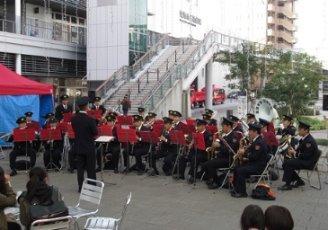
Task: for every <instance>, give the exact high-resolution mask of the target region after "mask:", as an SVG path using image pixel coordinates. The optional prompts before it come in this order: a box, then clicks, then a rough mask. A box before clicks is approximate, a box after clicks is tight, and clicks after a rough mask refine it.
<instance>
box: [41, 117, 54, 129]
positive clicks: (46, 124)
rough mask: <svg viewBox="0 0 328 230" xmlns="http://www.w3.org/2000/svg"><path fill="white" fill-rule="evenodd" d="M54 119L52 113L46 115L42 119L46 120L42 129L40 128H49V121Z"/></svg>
mask: <svg viewBox="0 0 328 230" xmlns="http://www.w3.org/2000/svg"><path fill="white" fill-rule="evenodd" d="M54 117H55V114H54V113H47V114H46V115H45V116H44V118H45V119H46V120H45V122H44V124H43V127H42V128H44V129H45V128H49V127H50V123H49V120H50V119H51V118H54Z"/></svg>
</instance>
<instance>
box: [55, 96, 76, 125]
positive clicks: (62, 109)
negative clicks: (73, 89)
mask: <svg viewBox="0 0 328 230" xmlns="http://www.w3.org/2000/svg"><path fill="white" fill-rule="evenodd" d="M68 99H69V97H68V95H66V94H65V95H62V96H61V97H60V100H61V104H60V105H58V106H57V107H56V110H55V118H56V119H57V121H61V120H62V119H63V118H64V113H72V112H73V107H72V105H71V104H69V103H68Z"/></svg>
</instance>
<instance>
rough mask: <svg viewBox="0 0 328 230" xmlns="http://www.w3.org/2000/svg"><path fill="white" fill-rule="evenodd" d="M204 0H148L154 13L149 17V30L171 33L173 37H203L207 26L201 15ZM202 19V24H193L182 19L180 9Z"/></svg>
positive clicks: (149, 7) (149, 8) (150, 9)
mask: <svg viewBox="0 0 328 230" xmlns="http://www.w3.org/2000/svg"><path fill="white" fill-rule="evenodd" d="M202 1H203V0H148V12H150V13H152V14H154V15H153V16H149V17H148V28H149V30H153V31H156V32H158V33H163V34H164V33H169V34H170V36H173V37H189V36H192V37H193V38H196V39H202V38H203V36H204V33H206V30H205V28H206V26H205V24H204V20H203V18H202V17H201V16H200V4H201V2H202ZM181 10H182V11H184V12H186V13H188V14H190V15H193V16H195V17H198V18H200V19H201V25H199V24H195V23H194V25H195V26H192V25H190V24H188V23H186V22H182V21H181V19H182V18H181V17H180V11H181Z"/></svg>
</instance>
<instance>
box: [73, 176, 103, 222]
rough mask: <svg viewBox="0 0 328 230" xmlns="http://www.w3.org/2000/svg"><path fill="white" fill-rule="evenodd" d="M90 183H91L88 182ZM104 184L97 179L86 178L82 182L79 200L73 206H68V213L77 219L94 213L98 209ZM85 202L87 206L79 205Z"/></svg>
mask: <svg viewBox="0 0 328 230" xmlns="http://www.w3.org/2000/svg"><path fill="white" fill-rule="evenodd" d="M90 183H91V184H90ZM104 187H105V184H104V183H103V182H101V181H98V180H92V179H89V178H86V179H85V180H84V182H83V185H82V189H81V194H80V198H79V201H78V203H77V205H76V206H75V207H68V212H69V215H70V216H72V217H73V218H74V220H75V221H76V220H78V219H79V218H81V217H86V216H92V215H95V214H96V213H97V212H98V210H99V205H100V202H101V199H102V195H103V190H104ZM82 203H86V204H87V205H88V206H87V207H88V208H89V207H90V209H84V208H82V207H81V204H82Z"/></svg>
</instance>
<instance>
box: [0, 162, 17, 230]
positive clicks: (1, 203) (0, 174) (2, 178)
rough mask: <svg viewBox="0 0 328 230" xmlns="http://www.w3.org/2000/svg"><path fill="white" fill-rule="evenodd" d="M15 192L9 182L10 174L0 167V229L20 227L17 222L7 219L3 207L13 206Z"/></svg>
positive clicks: (7, 229) (6, 229)
mask: <svg viewBox="0 0 328 230" xmlns="http://www.w3.org/2000/svg"><path fill="white" fill-rule="evenodd" d="M15 204H16V194H15V193H14V191H13V189H12V187H11V184H10V176H9V175H7V174H5V172H4V171H3V169H2V168H1V167H0V229H1V230H16V229H18V230H19V229H21V228H20V226H19V224H17V223H16V222H13V221H10V220H8V217H7V216H6V215H5V213H4V211H3V210H4V209H5V208H7V207H12V206H15Z"/></svg>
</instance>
